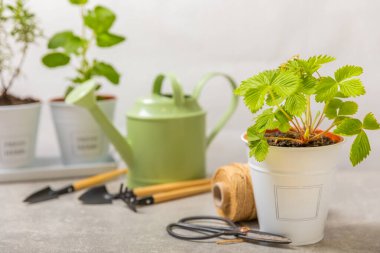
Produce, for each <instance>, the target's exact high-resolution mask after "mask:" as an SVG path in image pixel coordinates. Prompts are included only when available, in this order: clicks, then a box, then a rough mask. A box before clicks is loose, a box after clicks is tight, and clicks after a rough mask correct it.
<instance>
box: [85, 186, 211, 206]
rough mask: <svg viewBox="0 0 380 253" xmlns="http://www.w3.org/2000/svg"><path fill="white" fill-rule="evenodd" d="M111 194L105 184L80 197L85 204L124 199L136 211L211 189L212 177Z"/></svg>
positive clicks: (121, 187)
mask: <svg viewBox="0 0 380 253" xmlns="http://www.w3.org/2000/svg"><path fill="white" fill-rule="evenodd" d="M123 188H124V187H123V185H121V186H120V189H119V192H118V193H116V194H111V193H109V192H108V190H107V188H106V187H105V186H104V185H101V186H98V187H94V188H91V189H89V190H88V191H86V192H85V193H83V194H82V195H81V196H80V197H79V199H80V200H81V201H82V202H83V203H84V204H111V203H112V202H113V200H114V199H120V200H122V201H124V202H125V203H126V204H127V205H128V207H129V208H130V209H131V210H133V211H134V212H136V206H141V205H152V204H155V203H161V202H166V201H170V200H174V199H178V198H184V197H188V196H192V195H196V194H200V193H204V192H209V191H210V190H211V181H210V179H200V180H191V181H184V182H176V183H167V184H160V185H153V186H146V187H138V188H135V189H128V188H125V189H123Z"/></svg>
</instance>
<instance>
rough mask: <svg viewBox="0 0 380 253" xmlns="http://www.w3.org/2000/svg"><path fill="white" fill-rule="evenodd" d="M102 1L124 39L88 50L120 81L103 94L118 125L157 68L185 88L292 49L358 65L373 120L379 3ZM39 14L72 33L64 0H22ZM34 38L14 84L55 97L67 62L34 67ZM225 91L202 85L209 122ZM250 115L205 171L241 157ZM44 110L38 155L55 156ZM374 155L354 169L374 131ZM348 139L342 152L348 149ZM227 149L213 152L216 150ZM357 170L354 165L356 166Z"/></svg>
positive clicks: (236, 124) (379, 62)
mask: <svg viewBox="0 0 380 253" xmlns="http://www.w3.org/2000/svg"><path fill="white" fill-rule="evenodd" d="M90 2H91V4H96V3H103V4H105V5H107V6H108V7H110V8H111V9H113V10H114V11H116V13H117V15H118V19H117V22H116V24H115V27H114V31H115V32H118V33H122V34H124V35H126V36H127V37H128V40H127V42H126V43H124V44H122V45H120V46H117V47H115V48H113V49H104V50H93V51H92V52H91V54H92V55H97V56H98V58H100V59H104V60H107V61H109V62H114V64H115V65H116V67H117V68H118V70H119V71H120V72H122V74H123V76H122V81H121V85H120V87H117V88H116V87H111V86H110V85H108V86H106V85H105V86H104V90H103V91H104V92H107V93H113V94H117V96H118V99H119V102H118V108H117V114H116V119H115V120H116V122H117V124H118V126H120V127H123V126H124V125H125V118H124V114H125V111H126V110H127V109H128V108H129V107H130V106H131V105H132V103H133V101H134V100H135V98H136V97H140V96H145V95H147V94H148V93H149V92H150V90H151V83H152V80H153V78H154V76H155V75H156V74H157V73H159V72H168V71H171V72H174V73H176V74H177V76H178V77H179V79H180V80H181V81H182V83H183V85H184V86H185V90H186V91H187V92H191V91H192V88H193V87H194V86H195V84H196V82H197V81H198V80H199V79H200V78H201V77H202V75H203V74H205V73H207V72H209V71H222V72H226V73H229V74H231V75H232V76H233V77H234V78H235V79H236V80H237V81H238V82H240V81H241V80H243V79H245V78H247V77H249V76H251V75H253V74H254V73H256V72H258V71H261V70H264V69H267V68H275V67H276V66H277V65H278V64H279V63H281V62H283V61H285V60H286V59H288V58H290V57H291V56H293V55H294V54H298V53H299V54H301V56H304V57H308V56H311V55H314V54H330V55H333V56H335V57H336V58H337V59H338V60H337V61H336V62H335V63H332V64H330V65H329V67H327V68H324V70H323V71H322V72H323V73H332V71H333V69H335V68H337V67H339V66H342V65H345V64H355V65H360V66H363V67H364V70H365V73H364V75H363V82H364V83H365V85H366V89H367V95H366V96H364V97H360V98H358V99H357V101H358V102H359V103H360V110H359V117H360V118H362V117H363V116H364V115H365V113H366V112H368V111H372V112H374V113H375V115H377V117H378V118H380V102H379V95H380V85H379V81H380V71H379V66H380V29H379V24H380V15H379V10H380V2H378V1H372V0H330V1H328V0H318V1H312V0H282V1H280V0H278V1H275V0H239V1H232V0H191V1H190V0H165V1H164V0H141V1H137V0H135V1H132V0H113V1H95V0H90ZM29 5H30V7H31V8H32V9H33V10H34V11H35V12H37V14H38V16H39V19H40V21H41V25H42V27H43V29H44V31H45V35H46V36H51V35H52V34H53V33H55V32H57V31H61V30H64V29H75V30H77V31H79V23H80V19H79V9H78V8H76V7H73V6H71V5H70V4H69V3H68V1H67V0H55V1H47V0H29ZM45 48H46V41H44V40H41V41H40V42H39V45H36V46H35V47H34V48H33V50H32V51H31V52H30V55H29V56H28V58H27V61H26V66H25V72H24V76H23V78H21V79H19V80H18V84H17V86H16V87H15V88H14V89H13V90H12V91H13V92H14V93H18V94H23V95H27V94H33V95H34V96H36V97H39V98H41V99H42V100H44V101H47V100H49V99H50V98H52V97H56V96H60V95H62V93H63V90H64V87H65V85H66V84H67V81H66V80H65V78H66V77H69V76H70V75H72V73H73V72H72V69H70V68H62V69H56V70H47V69H45V68H44V67H43V66H42V65H41V64H40V58H41V56H42V55H43V54H44V53H45V52H46V49H45ZM228 99H229V90H228V88H227V85H226V84H225V83H221V81H217V80H215V81H214V82H212V83H210V86H209V87H207V88H206V89H205V92H204V94H203V96H202V98H201V103H202V105H203V106H204V107H205V108H207V110H208V111H209V117H208V125H209V126H210V127H211V126H212V125H213V124H214V123H215V122H216V120H217V118H218V117H219V116H220V114H221V111H222V110H224V109H225V108H226V103H227V102H226V101H227V100H228ZM251 118H252V116H251V115H250V113H249V112H248V111H247V110H246V109H245V107H244V106H243V104H242V103H241V104H240V106H239V108H238V111H237V113H236V114H235V115H234V117H233V118H232V120H231V121H230V122H229V123H228V125H227V126H226V129H225V131H224V132H223V133H222V134H221V135H220V136H218V137H217V139H216V140H215V142H214V143H213V144H212V145H211V147H210V149H209V152H208V155H209V162H208V164H209V170H210V171H212V170H213V169H214V168H215V167H216V166H218V165H221V164H225V163H228V162H231V161H244V160H245V155H244V147H243V145H242V144H241V143H240V140H239V135H240V133H241V132H242V131H243V130H244V129H245V128H246V127H247V126H248V125H249V124H250V122H251ZM51 134H54V130H53V126H52V123H51V122H50V113H49V110H48V107H47V106H45V108H44V110H43V115H42V124H41V129H40V136H39V147H38V153H39V155H57V153H58V146H57V144H56V141H55V139H54V138H52V136H51ZM370 137H371V138H372V155H371V157H370V158H369V159H367V161H365V162H364V163H363V164H362V165H360V167H361V169H363V168H366V169H369V168H377V167H378V165H377V163H378V161H379V156H380V141H379V140H380V133H379V132H377V133H376V132H374V133H370ZM350 142H351V141H350V140H348V141H347V143H346V150H347V149H348V148H349V145H348V144H349V143H350ZM226 149H228V150H231V152H230V153H229V155H228V156H226V155H224V156H223V157H220V156H219V153H220V152H221V151H222V150H226ZM342 167H347V168H350V165H349V162H348V154H347V153H345V154H342ZM358 169H360V168H358Z"/></svg>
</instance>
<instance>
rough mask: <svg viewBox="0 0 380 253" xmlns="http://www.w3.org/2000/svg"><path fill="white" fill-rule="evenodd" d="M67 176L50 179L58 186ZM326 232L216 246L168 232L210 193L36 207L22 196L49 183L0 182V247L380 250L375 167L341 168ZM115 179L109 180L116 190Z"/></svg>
mask: <svg viewBox="0 0 380 253" xmlns="http://www.w3.org/2000/svg"><path fill="white" fill-rule="evenodd" d="M68 182H70V181H69V180H61V181H54V182H50V184H51V185H54V186H62V185H64V184H65V183H68ZM336 182H337V184H336V190H335V192H334V197H333V201H332V203H331V209H330V213H329V216H328V221H327V226H326V233H325V238H324V239H323V241H322V242H320V243H318V244H315V245H311V246H304V247H287V248H274V247H267V246H262V245H254V244H248V243H238V244H231V245H217V244H215V243H195V242H187V241H181V240H177V239H174V238H171V237H170V236H169V235H168V234H167V233H166V231H165V226H166V225H167V224H168V223H170V222H173V221H176V220H178V219H179V218H182V217H185V216H191V215H197V214H203V215H205V214H207V215H210V214H215V209H214V206H213V202H212V196H211V194H210V193H208V194H203V195H199V196H194V197H190V198H186V199H181V200H177V201H172V202H167V203H162V204H157V205H155V206H149V207H143V208H141V209H140V210H139V211H140V213H138V214H135V213H133V212H131V211H130V210H128V209H127V208H126V206H125V205H124V204H123V203H121V202H116V203H114V204H113V205H103V206H84V205H82V204H81V203H80V202H79V201H78V200H77V198H78V196H79V195H80V193H75V194H71V195H66V196H62V197H61V198H59V199H57V200H52V201H49V202H45V203H40V204H36V205H26V204H24V203H22V199H23V198H24V197H25V196H26V195H28V194H29V193H30V192H32V191H34V190H36V189H38V188H40V187H43V186H45V185H46V184H47V182H31V183H13V184H2V185H0V199H1V200H2V201H1V202H2V203H1V208H0V210H1V211H0V214H1V215H0V252H166V253H169V252H194V253H195V252H234V253H237V252H380V202H379V196H380V183H379V173H378V171H376V170H361V171H358V170H340V171H339V173H338V175H337V178H336ZM118 183H119V182H113V183H111V184H109V186H110V188H111V189H113V190H117V187H118Z"/></svg>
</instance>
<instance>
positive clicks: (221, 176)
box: [212, 163, 257, 222]
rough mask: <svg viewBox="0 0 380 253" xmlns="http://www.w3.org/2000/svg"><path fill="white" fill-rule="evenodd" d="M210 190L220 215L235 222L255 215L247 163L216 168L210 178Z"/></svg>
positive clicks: (247, 219) (249, 218) (253, 217)
mask: <svg viewBox="0 0 380 253" xmlns="http://www.w3.org/2000/svg"><path fill="white" fill-rule="evenodd" d="M212 192H213V197H214V204H215V207H216V210H217V212H218V214H219V215H220V216H223V217H226V218H229V219H230V220H232V221H235V222H236V221H249V220H253V219H255V218H256V217H257V216H256V206H255V199H254V195H253V188H252V181H251V176H250V173H249V167H248V165H247V164H241V163H233V164H230V165H226V166H222V167H220V168H218V169H217V170H216V172H215V174H214V176H213V178H212Z"/></svg>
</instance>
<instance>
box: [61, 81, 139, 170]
mask: <svg viewBox="0 0 380 253" xmlns="http://www.w3.org/2000/svg"><path fill="white" fill-rule="evenodd" d="M96 89H97V84H96V83H95V82H94V81H93V80H89V81H87V82H86V83H83V84H81V85H80V86H78V87H76V88H75V89H74V90H73V91H71V92H70V94H69V95H68V96H67V97H66V99H65V102H66V103H68V104H72V105H77V106H80V107H83V108H86V109H87V110H88V111H89V112H90V113H91V115H92V116H93V118H94V119H95V121H96V122H97V123H98V125H99V126H100V128H101V129H102V130H103V132H104V133H105V135H106V136H107V137H108V139H109V140H110V142H111V143H112V145H113V146H114V147H115V149H116V150H117V152H118V153H119V154H120V156H121V157H122V159H123V160H124V161H125V163H126V164H127V165H128V167H130V168H133V165H132V164H133V153H132V147H131V145H130V144H129V143H128V141H127V140H126V138H125V137H124V136H123V135H121V134H120V132H119V131H118V130H117V129H116V128H115V127H114V125H112V123H111V122H110V121H109V120H108V118H107V117H106V115H105V114H104V112H103V111H102V110H101V109H100V108H99V106H98V105H97V103H96V96H95V90H96Z"/></svg>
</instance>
